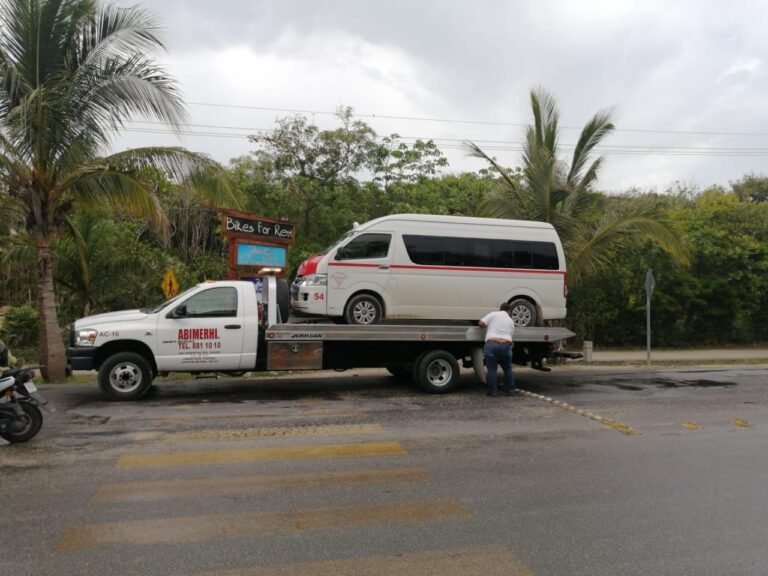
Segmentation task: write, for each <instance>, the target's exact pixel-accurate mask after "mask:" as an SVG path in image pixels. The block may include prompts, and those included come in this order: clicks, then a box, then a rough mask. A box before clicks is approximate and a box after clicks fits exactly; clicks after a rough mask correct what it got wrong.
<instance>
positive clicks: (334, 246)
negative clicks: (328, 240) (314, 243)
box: [320, 230, 355, 256]
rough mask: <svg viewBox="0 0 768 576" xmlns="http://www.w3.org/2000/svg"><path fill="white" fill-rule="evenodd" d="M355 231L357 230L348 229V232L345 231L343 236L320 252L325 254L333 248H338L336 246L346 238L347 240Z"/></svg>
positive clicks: (322, 254)
mask: <svg viewBox="0 0 768 576" xmlns="http://www.w3.org/2000/svg"><path fill="white" fill-rule="evenodd" d="M354 233H355V231H354V230H348V231H347V232H345V233H344V235H343V236H342V237H341V238H339V239H338V240H336V242H334V243H333V244H331V245H330V246H328V248H326V249H325V250H323V251H322V252H320V256H325V255H326V254H328V252H330V251H331V250H333V249H334V248H336V247H337V246H338V245H339V244H341V243H342V242H344V240H346V239H347V238H349V237H350V236H352V234H354Z"/></svg>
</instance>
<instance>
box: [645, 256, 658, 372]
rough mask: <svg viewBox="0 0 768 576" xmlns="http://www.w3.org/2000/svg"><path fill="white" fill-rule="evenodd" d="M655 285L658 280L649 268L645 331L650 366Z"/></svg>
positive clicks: (646, 284) (647, 274) (646, 288)
mask: <svg viewBox="0 0 768 576" xmlns="http://www.w3.org/2000/svg"><path fill="white" fill-rule="evenodd" d="M655 287H656V280H654V278H653V271H652V270H651V269H650V268H648V272H646V274H645V333H646V338H647V341H646V356H647V360H648V368H650V367H651V295H652V294H653V289H654V288H655Z"/></svg>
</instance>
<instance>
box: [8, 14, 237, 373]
mask: <svg viewBox="0 0 768 576" xmlns="http://www.w3.org/2000/svg"><path fill="white" fill-rule="evenodd" d="M158 30H159V29H158V26H157V24H156V22H155V20H154V19H153V18H152V17H151V16H150V15H149V14H148V13H147V12H145V11H144V10H142V9H139V8H127V9H121V8H117V7H115V6H111V5H107V6H101V5H99V3H98V2H97V1H95V0H0V194H3V195H6V196H8V197H9V198H10V199H11V201H12V203H13V205H14V206H15V209H16V210H17V211H18V214H19V218H18V220H17V221H18V222H20V223H23V225H24V227H25V228H26V230H27V231H28V233H29V235H30V238H31V241H32V242H33V243H34V246H35V249H36V253H37V262H38V269H37V298H38V311H39V314H40V360H41V363H42V364H44V365H45V368H43V375H44V376H45V377H46V379H61V378H63V377H64V367H65V358H64V345H63V339H62V337H61V334H60V329H59V322H58V316H57V310H56V292H55V287H54V281H53V261H52V257H53V256H52V251H51V248H52V242H53V241H54V239H55V238H56V236H57V233H58V232H59V231H60V230H61V228H62V226H63V225H64V223H65V221H66V216H67V215H68V214H69V213H71V211H72V210H73V208H74V207H75V205H77V204H83V205H89V204H99V203H104V204H109V203H112V204H113V205H114V206H116V207H119V208H120V209H121V210H122V211H134V212H136V213H140V214H143V215H145V216H146V217H148V218H151V219H152V220H154V221H155V222H158V223H161V222H162V221H163V215H162V212H161V211H160V210H159V209H158V204H157V201H156V199H155V197H154V195H153V194H152V191H151V189H150V188H149V187H148V186H147V185H146V183H145V182H144V181H143V179H142V178H141V174H142V169H143V168H145V167H148V166H154V167H157V168H159V169H161V170H162V171H164V172H166V173H168V174H169V175H170V177H171V178H172V179H174V180H175V181H177V182H179V181H181V180H183V179H185V178H187V179H188V181H189V182H191V183H192V185H194V186H197V187H208V188H209V189H212V190H216V191H217V192H219V193H221V194H222V195H225V193H226V192H227V189H226V186H225V184H224V182H223V180H222V177H221V173H220V172H219V171H218V168H217V165H216V164H215V163H214V162H212V161H211V160H209V159H208V158H207V157H204V156H201V155H198V154H193V153H191V152H189V151H187V150H184V149H181V148H142V149H135V150H128V151H125V152H121V153H118V154H113V155H106V156H105V155H104V153H105V151H107V150H108V148H109V143H110V141H111V138H112V137H113V136H114V134H115V133H116V132H117V131H118V130H119V129H120V128H121V127H122V126H123V123H124V122H125V121H126V120H127V119H128V118H130V117H132V116H134V115H140V116H148V117H152V118H155V119H158V120H160V121H162V122H165V123H167V124H168V125H170V126H171V127H173V128H174V129H177V128H179V126H180V125H181V123H182V121H183V120H184V118H185V113H184V107H183V104H182V101H181V99H180V97H179V94H178V92H177V89H176V85H175V83H174V82H173V80H172V79H171V78H169V76H168V75H167V74H166V73H165V72H164V71H163V70H162V69H161V68H160V67H159V66H158V65H157V64H156V62H155V61H154V59H153V58H154V54H155V52H156V51H157V50H158V49H159V48H162V43H161V41H160V39H159V37H158Z"/></svg>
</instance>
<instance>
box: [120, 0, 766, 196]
mask: <svg viewBox="0 0 768 576" xmlns="http://www.w3.org/2000/svg"><path fill="white" fill-rule="evenodd" d="M123 1H124V3H125V4H126V5H128V4H132V3H133V2H134V0H123ZM145 5H146V6H147V8H148V9H150V10H152V11H155V12H156V13H157V14H158V15H159V17H160V18H161V19H162V20H163V21H164V22H165V25H166V28H167V29H168V37H169V43H168V46H169V50H170V54H169V56H168V58H167V60H166V61H167V64H168V69H169V71H170V72H171V73H172V74H173V75H174V76H175V77H176V78H178V79H179V81H180V82H181V84H182V87H183V91H184V94H185V97H186V99H187V100H188V101H189V102H209V103H220V104H233V105H240V106H243V105H244V106H260V107H275V108H291V109H304V110H321V111H332V110H334V109H335V108H336V107H337V106H340V105H349V106H353V107H354V108H355V110H356V111H357V112H359V113H362V114H376V115H377V117H376V118H363V119H364V120H365V121H367V122H369V123H370V124H371V125H372V126H373V127H374V129H376V130H377V132H379V133H380V134H388V133H390V132H398V133H400V134H403V135H407V136H418V137H434V138H454V139H458V140H462V139H471V140H502V141H506V142H517V141H519V140H520V138H521V134H522V128H520V127H517V126H508V125H506V126H505V125H487V124H486V125H483V124H461V123H446V122H416V121H408V120H399V121H398V120H391V119H390V120H386V119H382V118H381V116H382V115H396V116H420V117H430V118H453V119H462V120H466V119H479V120H487V121H491V122H494V121H495V122H501V123H504V122H506V123H516V122H517V123H526V122H529V120H530V110H529V107H528V91H529V90H530V89H531V88H533V87H536V86H538V85H542V86H544V87H545V88H546V89H548V90H549V91H550V92H552V93H553V94H554V95H555V97H556V98H557V99H558V101H559V104H560V109H561V112H562V118H563V122H562V123H563V125H564V126H569V127H570V126H582V125H583V124H584V123H585V122H586V121H587V120H588V119H589V117H590V116H591V115H592V114H594V113H595V112H596V111H597V110H599V109H601V108H606V107H610V108H613V109H614V110H615V123H616V125H617V127H618V128H619V130H618V131H617V133H616V134H615V135H613V136H611V138H610V139H609V140H608V141H607V142H606V143H607V145H608V146H609V147H610V146H636V147H637V146H654V147H656V150H657V153H656V154H655V155H636V154H632V155H628V154H611V155H609V156H608V158H607V163H606V165H605V169H604V172H603V175H602V178H601V183H602V185H603V186H604V187H605V188H607V189H611V190H619V189H622V188H626V187H630V186H633V185H638V186H656V187H658V188H659V189H663V188H665V187H666V186H667V185H668V184H669V183H670V182H671V181H675V180H678V181H686V182H691V181H693V182H696V183H699V184H700V185H702V186H705V185H709V184H712V183H727V181H728V180H734V179H737V178H738V177H740V176H741V175H742V174H743V173H745V172H749V171H755V172H765V171H766V170H768V158H766V157H765V156H758V155H751V156H749V155H743V156H734V155H731V156H724V155H709V156H706V155H701V154H696V153H695V151H691V153H689V154H685V155H680V154H677V155H671V154H669V153H665V152H664V151H663V150H659V148H663V147H668V148H672V147H674V148H677V149H679V148H681V147H682V148H695V147H705V146H706V147H709V148H723V149H726V150H727V149H733V148H747V149H749V148H753V149H754V148H768V137H765V136H735V135H723V134H720V135H718V134H690V133H684V132H685V131H689V132H691V131H693V132H713V133H725V132H731V133H737V132H743V133H746V132H749V133H757V134H763V133H768V112H763V111H768V101H766V100H767V99H768V78H766V75H765V73H764V70H763V68H764V67H763V62H762V60H761V58H760V57H758V56H756V55H760V54H765V53H766V52H768V37H766V35H765V33H764V28H763V25H762V23H763V22H765V21H766V18H767V17H768V4H766V3H764V2H762V1H760V0H743V1H741V2H738V3H735V4H734V3H731V4H722V3H721V2H719V1H718V0H678V1H676V2H674V3H670V2H668V1H662V0H644V1H643V2H615V1H612V0H584V1H582V2H572V1H570V0H562V1H559V0H541V1H539V2H535V3H531V2H525V1H509V0H476V1H472V2H469V1H465V2H459V1H457V2H453V3H450V4H447V3H445V2H443V1H440V0H419V1H412V0H389V1H388V2H386V3H369V2H359V1H357V0H314V1H312V2H306V1H301V0H248V1H244V0H228V1H227V2H226V3H211V2H209V1H208V0H163V1H160V0H149V1H147V2H145ZM190 112H191V114H192V122H193V123H195V124H202V125H219V126H236V127H244V128H248V127H251V128H269V127H271V126H272V125H273V123H274V119H275V117H276V116H280V115H281V114H280V113H276V112H268V111H257V110H248V109H243V108H212V107H202V106H198V105H191V106H190ZM313 120H315V121H316V122H317V123H318V124H319V125H321V126H324V127H326V126H330V125H332V124H333V118H332V117H329V116H324V115H323V116H316V117H315V118H313ZM625 128H629V129H646V130H647V129H653V130H658V131H659V132H648V133H642V132H635V131H631V130H629V131H622V129H625ZM196 130H197V131H202V130H204V129H202V128H201V129H196ZM206 130H208V131H212V129H206ZM228 132H230V133H247V132H246V131H237V130H228ZM576 136H577V132H576V131H575V130H569V129H566V130H564V133H563V138H562V142H563V143H564V144H568V143H572V142H573V141H575V139H576ZM156 139H162V138H161V137H159V136H154V135H150V134H136V133H132V134H128V135H126V138H124V139H123V140H121V143H120V145H126V143H130V144H131V145H135V143H137V142H138V143H159V142H157V140H156ZM184 144H185V145H186V146H188V147H190V148H193V149H197V150H201V151H207V152H209V153H210V154H212V155H213V156H214V157H216V158H217V159H219V160H222V161H226V160H228V159H229V158H231V157H233V156H236V155H239V154H242V153H244V152H246V151H247V150H250V149H251V148H252V146H251V145H250V144H249V143H248V142H247V141H246V140H245V139H243V138H240V139H234V138H215V137H211V136H205V137H203V136H187V137H186V138H185V141H184ZM505 147H507V148H510V147H514V144H509V145H507V146H505ZM445 151H446V154H447V155H448V156H449V160H450V161H451V169H452V170H454V171H456V170H463V169H476V168H479V167H481V166H482V164H481V163H479V161H476V160H473V159H467V158H466V157H465V156H464V154H463V153H462V152H461V151H460V150H456V149H454V148H446V149H445ZM492 153H493V154H494V155H496V156H497V157H498V158H499V160H500V161H502V162H503V163H504V164H507V165H515V164H518V163H519V154H518V153H517V152H515V151H514V150H493V151H492Z"/></svg>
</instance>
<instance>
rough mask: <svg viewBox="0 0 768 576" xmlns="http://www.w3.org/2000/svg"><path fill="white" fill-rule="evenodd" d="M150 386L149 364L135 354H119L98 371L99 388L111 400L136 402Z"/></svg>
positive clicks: (107, 360) (150, 371)
mask: <svg viewBox="0 0 768 576" xmlns="http://www.w3.org/2000/svg"><path fill="white" fill-rule="evenodd" d="M151 384H152V369H151V368H150V366H149V362H147V359H146V358H144V356H142V355H141V354H137V353H136V352H120V353H118V354H113V355H112V356H110V357H109V358H107V359H106V360H105V361H104V363H103V364H102V365H101V368H100V369H99V388H101V391H102V392H104V394H106V395H107V396H109V397H110V398H111V399H112V400H138V399H139V398H141V397H142V396H144V394H146V392H147V390H149V387H150V385H151Z"/></svg>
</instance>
